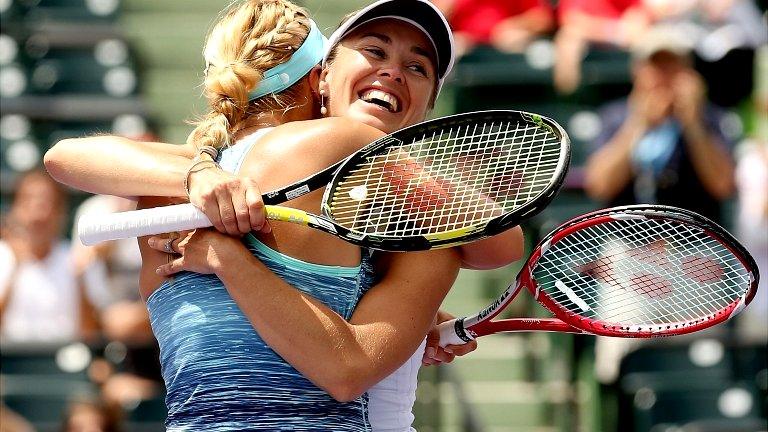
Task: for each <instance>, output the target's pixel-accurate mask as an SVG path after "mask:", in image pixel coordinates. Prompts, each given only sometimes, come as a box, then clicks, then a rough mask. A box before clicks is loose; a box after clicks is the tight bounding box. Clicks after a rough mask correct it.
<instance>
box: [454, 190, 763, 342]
mask: <svg viewBox="0 0 768 432" xmlns="http://www.w3.org/2000/svg"><path fill="white" fill-rule="evenodd" d="M759 278H760V275H759V273H758V269H757V265H756V264H755V261H754V259H753V258H752V257H751V256H750V254H749V253H748V252H747V251H746V249H744V247H743V246H742V245H741V244H739V242H738V241H736V239H734V238H733V236H731V235H730V234H729V233H728V232H727V231H726V230H724V229H723V228H721V227H720V226H718V225H717V224H715V223H714V222H712V221H710V220H708V219H706V218H704V217H703V216H700V215H698V214H696V213H694V212H691V211H687V210H683V209H678V208H675V207H668V206H658V205H637V206H626V207H616V208H611V209H605V210H600V211H597V212H594V213H590V214H587V215H584V216H580V217H577V218H575V219H573V220H571V221H569V222H566V223H565V224H563V225H561V226H560V227H558V228H557V229H555V230H554V231H552V232H551V233H549V234H548V235H547V236H545V237H544V239H543V240H542V241H541V242H540V243H539V244H538V245H537V247H536V248H535V249H534V251H533V252H532V254H531V256H530V258H528V261H527V262H526V264H525V266H523V268H522V270H520V272H519V273H518V276H517V279H516V281H515V282H514V283H513V284H512V285H510V286H509V287H508V288H507V290H506V291H504V293H503V294H502V295H501V296H500V297H499V298H498V299H497V300H496V301H494V302H493V303H492V304H491V305H490V306H488V307H487V308H486V309H484V310H482V311H481V312H479V313H477V314H476V315H474V316H469V317H464V318H459V319H456V320H451V321H447V322H445V323H442V324H441V325H440V344H441V345H443V346H445V345H448V344H463V343H465V342H469V341H471V340H473V339H475V338H477V337H479V336H484V335H488V334H493V333H499V332H520V331H553V332H565V333H588V334H594V335H601V336H614V337H658V336H672V335H679V334H684V333H691V332H694V331H698V330H703V329H705V328H708V327H711V326H713V325H715V324H718V323H721V322H723V321H725V320H727V319H729V318H731V317H733V316H734V315H736V314H737V313H739V312H740V311H741V310H743V309H744V307H746V306H747V305H748V304H749V302H750V301H751V300H752V298H754V296H755V293H756V291H757V285H758V280H759ZM523 288H526V289H527V290H528V291H529V292H530V293H531V294H532V295H533V296H534V298H535V299H536V300H537V301H538V302H539V303H540V304H541V305H543V306H544V307H545V308H546V309H547V310H549V311H550V312H551V313H552V314H553V315H554V316H555V317H556V318H538V317H536V318H534V317H531V318H509V319H499V320H494V318H495V317H496V316H498V315H499V314H500V313H501V312H502V311H503V310H504V309H505V308H506V307H507V306H508V305H509V304H510V303H511V302H512V300H513V299H514V298H515V297H516V296H517V294H518V293H519V292H520V291H522V290H523Z"/></svg>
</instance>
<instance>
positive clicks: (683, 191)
mask: <svg viewBox="0 0 768 432" xmlns="http://www.w3.org/2000/svg"><path fill="white" fill-rule="evenodd" d="M632 56H633V65H632V66H633V67H632V69H633V70H632V72H633V88H632V92H631V94H630V95H629V99H628V100H621V101H617V102H613V103H610V104H608V105H607V106H606V107H605V108H603V109H602V110H601V119H602V122H601V123H602V131H601V133H600V136H599V137H598V138H597V140H596V142H595V143H594V147H595V148H594V152H593V154H592V155H591V156H590V157H589V159H588V161H587V166H586V172H585V189H586V192H587V193H588V194H589V195H590V196H591V197H592V198H594V199H597V200H600V201H603V202H605V203H607V204H608V205H626V204H636V203H658V204H667V205H673V206H678V207H683V208H687V209H689V210H693V211H696V212H698V213H700V214H702V215H704V216H707V217H709V218H712V219H714V220H719V219H720V216H721V214H720V210H721V209H720V204H721V202H722V201H723V200H724V199H726V198H728V197H729V196H730V195H731V194H732V193H733V190H734V178H733V171H734V166H733V161H732V159H731V155H730V150H731V148H732V146H733V144H732V142H730V141H729V140H728V139H727V138H726V135H725V134H724V132H723V129H722V126H721V125H722V121H721V120H722V113H721V112H719V111H718V110H716V109H715V108H714V107H713V106H711V104H709V103H708V102H707V100H706V89H705V85H704V82H703V80H702V79H701V76H700V75H699V74H698V73H697V72H696V71H695V70H694V69H693V68H692V66H691V57H690V45H689V44H688V42H687V39H686V38H685V35H683V34H680V33H679V32H677V31H675V30H674V29H670V28H666V27H656V28H654V29H653V30H650V31H649V33H648V34H647V35H646V36H644V37H643V39H642V40H641V41H640V42H638V43H637V44H635V45H634V46H633V49H632Z"/></svg>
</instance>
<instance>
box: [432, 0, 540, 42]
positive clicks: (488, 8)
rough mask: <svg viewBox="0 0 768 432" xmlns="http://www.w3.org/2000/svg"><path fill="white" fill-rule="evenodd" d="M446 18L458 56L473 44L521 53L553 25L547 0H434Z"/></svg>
mask: <svg viewBox="0 0 768 432" xmlns="http://www.w3.org/2000/svg"><path fill="white" fill-rule="evenodd" d="M434 3H435V4H436V5H437V7H439V8H440V9H441V10H442V11H443V13H444V14H445V15H446V16H447V17H448V20H449V21H450V24H451V28H452V29H453V35H454V38H455V39H456V47H457V54H458V55H459V56H461V55H463V54H466V53H467V52H469V51H471V50H472V48H473V47H474V46H475V45H479V44H482V45H490V46H492V47H494V48H496V49H497V50H499V51H504V52H521V51H523V50H524V49H525V47H526V46H527V45H528V43H529V42H530V41H531V40H532V39H534V38H535V37H537V36H540V35H543V34H546V33H549V32H550V31H552V30H553V28H554V14H553V10H552V6H551V5H550V4H549V1H548V0H517V1H509V0H435V1H434Z"/></svg>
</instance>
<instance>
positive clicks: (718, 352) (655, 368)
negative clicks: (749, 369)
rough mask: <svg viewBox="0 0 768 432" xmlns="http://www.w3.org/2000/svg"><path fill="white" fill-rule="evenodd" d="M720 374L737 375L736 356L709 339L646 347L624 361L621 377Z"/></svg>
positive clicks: (718, 341) (720, 342)
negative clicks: (730, 372)
mask: <svg viewBox="0 0 768 432" xmlns="http://www.w3.org/2000/svg"><path fill="white" fill-rule="evenodd" d="M717 370H726V371H733V370H734V359H733V355H732V353H731V352H730V350H728V349H727V346H726V345H725V343H724V342H723V341H721V340H719V339H709V338H708V339H697V340H695V341H692V342H680V343H654V344H651V345H646V346H643V347H641V348H639V349H637V350H635V351H633V352H631V353H629V354H628V355H627V356H626V357H624V359H623V360H622V363H621V372H620V373H621V375H627V374H630V373H637V372H692V371H703V372H707V373H709V372H713V371H717Z"/></svg>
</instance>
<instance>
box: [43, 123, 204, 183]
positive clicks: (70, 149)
mask: <svg viewBox="0 0 768 432" xmlns="http://www.w3.org/2000/svg"><path fill="white" fill-rule="evenodd" d="M194 155H195V149H193V148H192V147H190V146H187V145H175V144H164V143H153V142H138V141H133V140H130V139H127V138H121V137H116V136H94V137H88V138H72V139H65V140H62V141H59V142H58V143H56V145H54V146H53V147H52V148H51V149H50V150H48V151H47V152H46V153H45V167H46V169H47V170H48V172H49V173H50V174H51V176H52V177H53V178H55V179H56V180H58V181H59V182H61V183H64V184H67V185H69V186H72V187H75V188H78V189H81V190H84V191H86V192H91V193H98V194H108V195H118V196H125V197H137V196H175V197H182V196H186V192H185V191H184V185H183V184H184V174H185V173H186V171H187V168H189V160H190V158H192V157H193V156H194Z"/></svg>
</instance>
